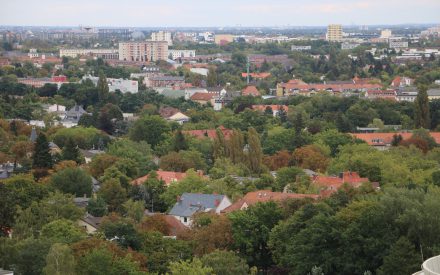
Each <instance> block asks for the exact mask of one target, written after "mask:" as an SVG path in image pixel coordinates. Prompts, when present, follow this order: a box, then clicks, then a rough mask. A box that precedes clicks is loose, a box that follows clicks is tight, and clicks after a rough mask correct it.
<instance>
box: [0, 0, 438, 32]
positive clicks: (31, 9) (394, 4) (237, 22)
mask: <svg viewBox="0 0 440 275" xmlns="http://www.w3.org/2000/svg"><path fill="white" fill-rule="evenodd" d="M26 2H27V1H25V0H16V1H7V2H6V3H3V4H2V9H1V10H0V25H6V26H41V27H74V26H78V25H85V26H100V27H134V28H151V27H165V28H173V27H175V28H176V27H195V28H197V27H279V26H282V27H301V26H303V27H322V26H326V25H328V24H331V23H338V24H342V25H346V26H352V25H404V24H408V25H409V24H438V23H439V22H440V18H439V16H438V11H439V10H440V1H439V0H418V1H402V0H353V1H349V0H334V1H330V0H316V1H313V2H311V3H310V2H308V1H307V2H306V1H298V0H291V1H289V0H272V1H270V2H269V1H262V0H254V1H250V0H238V1H232V0H223V1H218V2H214V1H206V0H205V1H203V0H187V1H181V0H180V1H179V0H163V1H161V2H159V3H158V2H155V1H150V0H143V1H142V0H126V1H116V0H108V1H104V0H97V1H93V2H92V1H86V0H76V1H66V0H58V1H54V0H41V1H35V2H31V3H26ZM402 2H403V3H402ZM405 2H406V3H405Z"/></svg>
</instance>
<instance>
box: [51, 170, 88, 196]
mask: <svg viewBox="0 0 440 275" xmlns="http://www.w3.org/2000/svg"><path fill="white" fill-rule="evenodd" d="M51 183H52V185H53V186H54V187H55V188H57V189H58V190H60V191H62V192H64V193H69V194H72V195H75V196H77V197H82V196H84V195H87V196H89V197H90V196H91V195H92V178H91V177H90V175H88V174H87V173H86V172H85V171H84V170H83V169H81V168H66V169H63V170H61V171H59V172H57V173H55V174H53V175H52V177H51Z"/></svg>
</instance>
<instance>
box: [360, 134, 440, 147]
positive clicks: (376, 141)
mask: <svg viewBox="0 0 440 275" xmlns="http://www.w3.org/2000/svg"><path fill="white" fill-rule="evenodd" d="M429 134H430V135H431V137H433V138H434V140H435V142H436V143H437V144H439V143H440V132H430V133H429ZM351 135H352V136H353V137H355V138H358V139H361V140H363V141H365V142H366V143H367V144H368V145H373V146H384V145H389V144H391V142H392V140H393V137H394V135H401V136H402V138H403V140H405V139H409V138H411V137H412V133H410V132H396V133H351Z"/></svg>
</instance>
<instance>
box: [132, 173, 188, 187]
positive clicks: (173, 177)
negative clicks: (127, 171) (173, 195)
mask: <svg viewBox="0 0 440 275" xmlns="http://www.w3.org/2000/svg"><path fill="white" fill-rule="evenodd" d="M156 173H157V178H158V179H160V180H163V181H164V182H165V185H166V186H169V185H170V184H171V183H173V182H178V181H180V180H182V179H184V178H185V177H186V173H181V172H174V171H162V170H158V171H156ZM148 176H149V175H148V174H147V175H145V176H143V177H140V178H137V179H135V180H133V181H132V182H131V183H132V184H135V185H140V184H143V183H144V182H145V181H146V180H147V179H148Z"/></svg>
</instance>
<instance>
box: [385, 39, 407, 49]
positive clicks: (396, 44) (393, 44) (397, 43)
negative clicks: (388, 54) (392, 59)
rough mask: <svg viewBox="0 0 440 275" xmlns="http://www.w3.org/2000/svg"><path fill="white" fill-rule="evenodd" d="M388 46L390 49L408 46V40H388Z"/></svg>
mask: <svg viewBox="0 0 440 275" xmlns="http://www.w3.org/2000/svg"><path fill="white" fill-rule="evenodd" d="M389 47H390V48H391V49H400V48H408V41H396V40H390V43H389Z"/></svg>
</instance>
